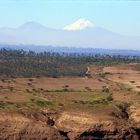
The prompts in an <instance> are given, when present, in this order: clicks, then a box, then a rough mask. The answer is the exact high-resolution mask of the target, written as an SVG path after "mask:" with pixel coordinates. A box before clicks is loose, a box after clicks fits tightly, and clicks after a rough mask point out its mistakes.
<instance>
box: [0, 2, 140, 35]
mask: <svg viewBox="0 0 140 140" xmlns="http://www.w3.org/2000/svg"><path fill="white" fill-rule="evenodd" d="M79 18H85V19H88V20H89V21H91V22H92V23H94V24H95V25H96V26H101V27H103V28H106V29H109V30H112V31H114V32H118V33H121V34H125V35H136V36H140V1H138V0H134V1H129V0H119V1H117V0H116V1H115V0H104V1H103V0H67V1H66V0H0V27H3V26H9V27H17V26H20V25H21V24H23V23H25V22H28V21H36V22H39V23H41V24H43V25H45V26H47V27H52V28H63V27H64V26H66V25H68V24H70V23H73V22H75V21H76V20H78V19H79Z"/></svg>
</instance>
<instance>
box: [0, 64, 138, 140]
mask: <svg viewBox="0 0 140 140" xmlns="http://www.w3.org/2000/svg"><path fill="white" fill-rule="evenodd" d="M98 73H103V74H105V77H102V76H100V75H98ZM89 74H90V76H89V77H83V78H81V77H60V78H46V77H39V78H1V80H0V140H26V139H28V140H33V139H34V140H69V139H70V140H92V139H109V140H112V139H115V140H118V139H126V140H130V139H132V140H138V139H140V109H139V108H140V95H139V93H138V91H140V88H139V86H140V78H139V77H140V73H139V71H136V70H134V69H133V65H125V66H123V65H119V66H112V67H104V68H103V67H97V66H90V67H89ZM104 88H105V89H108V91H107V92H106V91H103V89H104Z"/></svg>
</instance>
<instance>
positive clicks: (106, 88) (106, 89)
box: [101, 86, 109, 93]
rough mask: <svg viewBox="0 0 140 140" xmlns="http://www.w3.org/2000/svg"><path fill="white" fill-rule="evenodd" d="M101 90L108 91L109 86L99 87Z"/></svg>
mask: <svg viewBox="0 0 140 140" xmlns="http://www.w3.org/2000/svg"><path fill="white" fill-rule="evenodd" d="M101 91H102V92H107V93H109V88H108V87H106V86H103V87H102V89H101Z"/></svg>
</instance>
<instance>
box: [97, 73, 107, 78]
mask: <svg viewBox="0 0 140 140" xmlns="http://www.w3.org/2000/svg"><path fill="white" fill-rule="evenodd" d="M96 75H97V76H98V77H101V78H105V76H106V74H105V73H104V72H99V73H96Z"/></svg>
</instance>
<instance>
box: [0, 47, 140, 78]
mask: <svg viewBox="0 0 140 140" xmlns="http://www.w3.org/2000/svg"><path fill="white" fill-rule="evenodd" d="M139 62H140V58H137V57H131V58H129V57H121V56H109V55H105V56H100V55H94V56H85V55H82V54H81V55H79V54H77V53H72V54H67V53H61V54H60V53H51V52H40V53H36V52H33V51H28V52H27V51H24V50H7V49H1V50H0V75H6V76H15V77H19V76H23V77H33V76H48V77H59V76H85V73H86V71H87V66H88V65H89V64H95V65H113V64H122V63H139Z"/></svg>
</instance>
